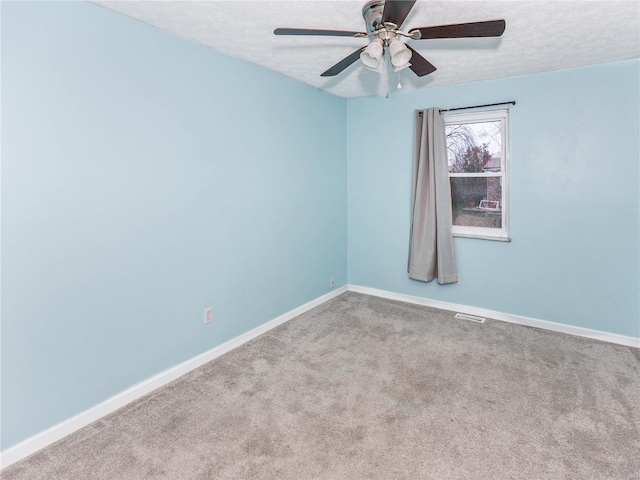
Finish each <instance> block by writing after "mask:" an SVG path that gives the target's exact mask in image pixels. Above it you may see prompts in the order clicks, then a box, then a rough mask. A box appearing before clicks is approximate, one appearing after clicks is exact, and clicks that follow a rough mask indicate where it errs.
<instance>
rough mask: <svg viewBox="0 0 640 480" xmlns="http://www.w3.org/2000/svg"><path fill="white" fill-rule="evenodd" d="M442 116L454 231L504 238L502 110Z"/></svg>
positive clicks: (504, 116) (504, 120)
mask: <svg viewBox="0 0 640 480" xmlns="http://www.w3.org/2000/svg"><path fill="white" fill-rule="evenodd" d="M444 119H445V133H446V136H447V155H448V160H449V178H450V182H451V205H452V207H453V233H454V235H458V236H471V237H481V238H492V237H494V238H497V239H507V238H508V234H507V216H506V212H507V195H506V193H507V176H506V170H507V168H506V167H507V148H506V147H507V136H506V135H507V110H497V111H496V110H493V111H485V112H476V113H466V114H449V115H445V117H444Z"/></svg>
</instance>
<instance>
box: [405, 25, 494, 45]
mask: <svg viewBox="0 0 640 480" xmlns="http://www.w3.org/2000/svg"><path fill="white" fill-rule="evenodd" d="M505 27H506V23H505V21H504V20H489V21H486V22H471V23H455V24H453V25H437V26H434V27H420V28H412V29H411V31H410V32H409V33H412V32H415V31H416V30H417V31H419V32H420V38H418V39H416V38H415V37H414V39H416V40H426V39H429V38H465V37H499V36H500V35H502V34H503V33H504V29H505Z"/></svg>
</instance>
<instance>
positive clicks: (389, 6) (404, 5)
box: [382, 0, 416, 28]
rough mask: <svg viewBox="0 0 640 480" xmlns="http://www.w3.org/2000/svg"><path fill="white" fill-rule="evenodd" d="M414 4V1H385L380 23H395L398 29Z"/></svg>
mask: <svg viewBox="0 0 640 480" xmlns="http://www.w3.org/2000/svg"><path fill="white" fill-rule="evenodd" d="M415 3H416V0H385V2H384V10H382V23H385V22H391V23H395V24H396V25H397V26H398V28H400V26H401V25H402V24H403V23H404V21H405V19H406V18H407V15H409V12H410V11H411V9H412V8H413V5H414V4H415Z"/></svg>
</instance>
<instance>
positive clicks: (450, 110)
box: [419, 100, 516, 116]
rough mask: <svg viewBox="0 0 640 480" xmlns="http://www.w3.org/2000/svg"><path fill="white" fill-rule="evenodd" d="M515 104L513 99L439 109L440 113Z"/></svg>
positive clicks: (420, 113)
mask: <svg viewBox="0 0 640 480" xmlns="http://www.w3.org/2000/svg"><path fill="white" fill-rule="evenodd" d="M515 104H516V102H515V101H514V100H511V101H510V102H499V103H487V104H486V105H473V106H471V107H458V108H445V109H443V110H440V113H442V112H453V111H455V110H468V109H470V108H482V107H495V106H497V105H515ZM419 115H420V116H422V112H419Z"/></svg>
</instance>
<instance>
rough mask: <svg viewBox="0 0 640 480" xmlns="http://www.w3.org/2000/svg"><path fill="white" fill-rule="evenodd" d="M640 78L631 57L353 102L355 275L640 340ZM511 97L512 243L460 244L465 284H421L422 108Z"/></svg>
mask: <svg viewBox="0 0 640 480" xmlns="http://www.w3.org/2000/svg"><path fill="white" fill-rule="evenodd" d="M638 72H639V62H638V60H631V61H625V62H619V63H612V64H607V65H601V66H594V67H588V68H580V69H573V70H565V71H557V72H553V73H544V74H537V75H530V76H522V77H516V78H508V79H502V80H495V81H487V82H481V83H474V84H465V85H457V86H451V87H444V88H433V89H428V90H423V91H420V92H415V93H403V94H400V95H397V96H392V97H391V98H390V99H388V100H386V99H384V98H364V99H357V100H352V101H349V103H348V120H347V123H348V187H347V190H348V212H349V213H348V218H349V220H348V225H349V236H348V238H349V256H348V257H349V283H351V284H356V285H363V286H368V287H374V288H379V289H384V290H390V291H393V292H400V293H404V294H410V295H417V296H422V297H427V298H432V299H437V300H443V301H448V302H455V303H459V304H464V305H472V306H477V307H484V308H489V309H494V310H498V311H502V312H508V313H514V314H520V315H525V316H530V317H534V318H539V319H544V320H549V321H553V322H560V323H566V324H571V325H578V326H581V327H586V328H593V329H598V330H604V331H607V332H612V333H618V334H623V335H630V336H635V337H638V336H639V335H640V325H639V323H640V322H639V303H638V302H639V300H638V292H639V290H640V285H639V278H640V275H639V269H638V266H639V262H640V259H639V254H638V250H639V248H638V246H639V245H640V241H639V229H638V223H639V216H640V215H639V211H638V206H639V198H638V190H639V183H638V178H639V171H638V170H639V169H638V164H639V158H640V149H639V137H638V132H639V124H638V122H639V120H638V118H639V115H640V106H639V98H638V97H639V92H640V82H639V73H638ZM506 100H516V101H517V105H516V106H515V107H513V108H512V109H511V117H510V128H511V143H510V151H511V173H510V179H511V183H510V188H511V197H510V200H511V213H510V223H511V232H510V233H511V237H512V239H513V242H512V243H500V242H494V241H486V240H475V239H464V238H457V239H455V242H454V243H455V249H456V255H457V265H458V269H459V273H460V285H452V286H440V285H437V284H436V283H435V282H433V283H431V284H424V283H420V282H416V281H413V280H409V278H408V277H407V273H406V263H407V247H408V232H409V196H410V178H411V171H410V169H411V162H412V142H413V111H414V110H415V109H422V108H427V107H431V106H441V107H456V106H466V105H478V104H484V103H493V102H499V101H506ZM380 119H384V122H383V123H379V122H380Z"/></svg>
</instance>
